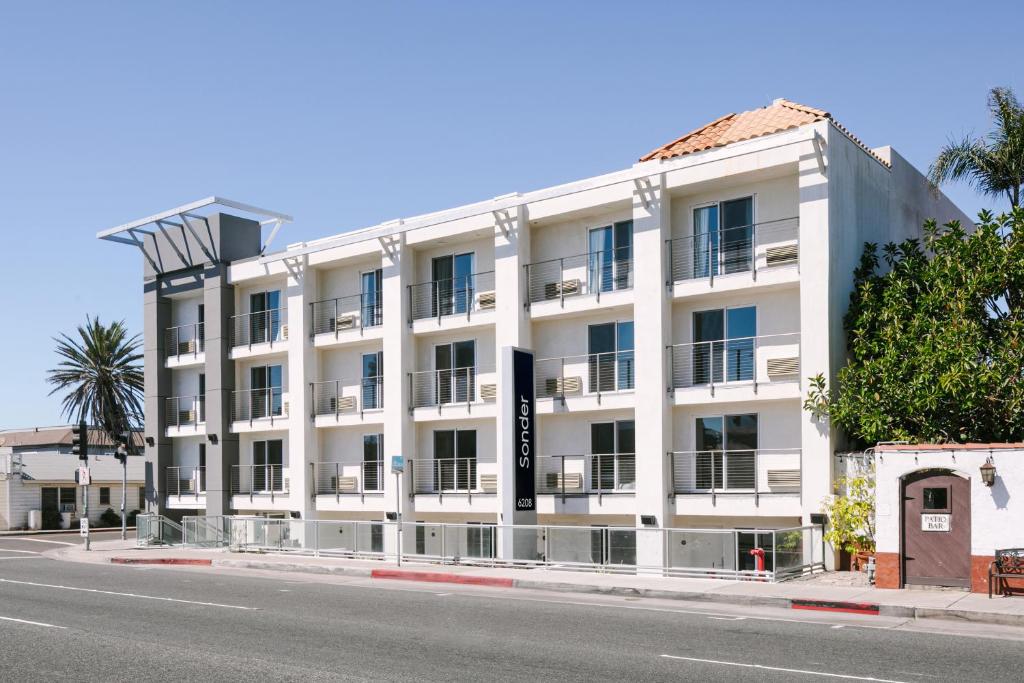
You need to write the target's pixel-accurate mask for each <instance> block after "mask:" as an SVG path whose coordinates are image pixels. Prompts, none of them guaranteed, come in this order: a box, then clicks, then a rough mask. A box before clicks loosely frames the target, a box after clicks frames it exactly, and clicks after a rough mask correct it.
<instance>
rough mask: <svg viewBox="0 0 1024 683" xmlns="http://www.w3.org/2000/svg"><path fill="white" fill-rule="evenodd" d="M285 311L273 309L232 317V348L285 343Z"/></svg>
mask: <svg viewBox="0 0 1024 683" xmlns="http://www.w3.org/2000/svg"><path fill="white" fill-rule="evenodd" d="M284 313H285V309H283V308H271V309H267V310H265V311H254V312H252V313H241V314H239V315H233V316H231V326H230V331H231V346H232V348H236V347H240V346H250V347H251V346H252V345H253V344H270V345H271V346H273V345H274V344H275V343H280V342H283V341H285V339H284V330H285V328H286V327H287V322H286V321H285V315H284Z"/></svg>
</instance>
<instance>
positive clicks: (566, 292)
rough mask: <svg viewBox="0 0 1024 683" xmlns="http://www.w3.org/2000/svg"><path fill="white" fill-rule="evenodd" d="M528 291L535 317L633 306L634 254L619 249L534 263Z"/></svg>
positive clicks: (529, 272) (528, 276) (529, 266)
mask: <svg viewBox="0 0 1024 683" xmlns="http://www.w3.org/2000/svg"><path fill="white" fill-rule="evenodd" d="M525 268H526V291H527V299H528V301H529V303H530V314H531V315H532V316H533V317H535V318H536V317H543V316H546V315H558V314H561V313H565V312H573V311H586V310H590V309H593V308H596V307H597V305H598V304H601V302H602V299H604V304H603V305H602V308H607V307H608V306H614V305H629V304H632V301H633V300H632V295H631V294H629V293H627V292H628V291H629V290H632V288H633V251H632V247H619V248H615V249H610V250H606V251H593V252H589V253H586V254H577V255H575V256H563V257H561V258H555V259H550V260H547V261H538V262H537V263H530V264H527V265H526V266H525Z"/></svg>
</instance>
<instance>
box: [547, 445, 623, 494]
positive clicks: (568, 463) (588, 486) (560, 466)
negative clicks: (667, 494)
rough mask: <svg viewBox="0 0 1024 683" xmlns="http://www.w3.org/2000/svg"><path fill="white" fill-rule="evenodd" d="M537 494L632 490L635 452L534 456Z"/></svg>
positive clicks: (621, 491) (603, 492)
mask: <svg viewBox="0 0 1024 683" xmlns="http://www.w3.org/2000/svg"><path fill="white" fill-rule="evenodd" d="M536 467H537V493H542V494H544V493H547V494H556V495H560V496H562V499H563V500H564V499H565V498H566V497H567V496H573V495H589V494H594V493H596V494H598V495H599V496H600V495H602V494H605V493H633V492H634V491H635V489H636V454H635V453H585V454H578V455H542V456H540V457H538V458H537V465H536Z"/></svg>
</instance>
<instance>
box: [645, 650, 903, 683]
mask: <svg viewBox="0 0 1024 683" xmlns="http://www.w3.org/2000/svg"><path fill="white" fill-rule="evenodd" d="M661 656H662V657H664V658H666V659H677V660H682V661H684V662H700V663H701V664H720V665H722V666H738V667H742V668H744V669H761V670H762V671H782V672H783V673H789V674H805V675H808V676H823V677H825V678H844V679H846V680H851V681H878V682H879V683H906V682H905V681H897V680H893V679H891V678H873V677H871V676H853V675H849V674H833V673H828V672H826V671H807V670H805V669H785V668H783V667H779V666H766V665H764V664H747V663H745V662H726V661H722V660H720V659H700V658H698V657H680V656H678V655H661Z"/></svg>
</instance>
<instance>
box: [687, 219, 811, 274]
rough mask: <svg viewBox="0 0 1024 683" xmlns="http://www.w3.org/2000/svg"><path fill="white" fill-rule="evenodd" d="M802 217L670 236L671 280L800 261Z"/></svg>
mask: <svg viewBox="0 0 1024 683" xmlns="http://www.w3.org/2000/svg"><path fill="white" fill-rule="evenodd" d="M799 234H800V220H799V219H798V218H782V219H779V220H774V221H764V222H761V223H755V224H752V225H743V226H738V227H733V228H728V229H724V230H716V231H715V232H711V233H702V234H699V235H691V236H689V237H680V238H677V239H673V240H667V249H668V260H669V266H670V268H671V282H670V283H669V284H671V283H672V282H682V281H685V280H698V279H702V278H708V279H710V280H711V282H712V283H714V279H715V277H717V276H719V275H730V274H732V273H748V272H749V273H753V275H754V277H755V278H756V277H757V271H758V270H762V269H764V268H770V267H772V266H780V265H787V264H795V263H798V260H799V246H798V238H799Z"/></svg>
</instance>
